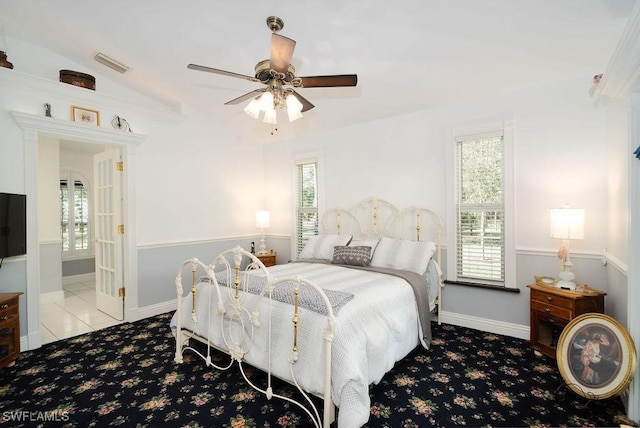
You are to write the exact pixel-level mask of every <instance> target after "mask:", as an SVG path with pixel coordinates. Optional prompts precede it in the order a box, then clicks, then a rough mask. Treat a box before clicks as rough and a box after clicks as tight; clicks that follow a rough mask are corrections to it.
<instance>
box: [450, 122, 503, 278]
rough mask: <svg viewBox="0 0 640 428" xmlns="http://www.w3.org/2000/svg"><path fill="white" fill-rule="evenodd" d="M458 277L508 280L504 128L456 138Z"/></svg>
mask: <svg viewBox="0 0 640 428" xmlns="http://www.w3.org/2000/svg"><path fill="white" fill-rule="evenodd" d="M455 142H456V156H455V172H456V180H455V276H456V281H459V282H469V283H478V284H488V285H497V286H505V284H506V283H507V276H506V271H507V248H508V247H509V246H508V245H507V242H508V240H507V239H506V231H507V230H508V228H507V227H506V224H507V222H506V218H507V216H506V214H507V213H506V210H505V206H506V199H505V196H506V195H507V192H506V187H505V185H506V177H507V176H508V174H507V172H508V170H509V168H508V165H507V163H506V162H507V161H506V156H505V155H506V151H505V138H504V134H503V132H502V131H500V132H493V133H486V134H476V135H466V136H461V137H457V138H456V141H455Z"/></svg>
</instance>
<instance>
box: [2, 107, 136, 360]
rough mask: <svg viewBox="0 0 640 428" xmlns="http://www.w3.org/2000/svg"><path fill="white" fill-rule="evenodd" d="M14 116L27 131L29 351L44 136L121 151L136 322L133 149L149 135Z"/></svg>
mask: <svg viewBox="0 0 640 428" xmlns="http://www.w3.org/2000/svg"><path fill="white" fill-rule="evenodd" d="M11 115H12V116H13V118H14V119H15V121H16V122H17V123H18V125H19V126H20V127H21V128H22V129H23V131H24V132H23V143H24V154H25V155H24V170H25V193H26V195H27V249H28V252H27V255H26V260H27V263H26V270H27V272H26V276H27V287H26V288H27V293H26V303H27V348H28V349H35V348H39V347H40V346H41V345H42V340H41V338H42V334H41V331H40V328H41V327H40V287H41V267H42V266H41V257H40V256H41V239H40V237H39V235H38V215H37V213H38V195H39V187H40V186H39V183H38V167H39V162H44V161H43V160H42V159H39V157H38V141H39V139H40V138H55V139H64V140H68V141H73V142H75V143H79V144H90V145H97V146H99V147H101V148H103V147H104V146H114V147H119V148H121V150H122V156H123V163H124V165H126V167H125V168H124V170H123V178H122V179H123V192H124V193H123V198H122V206H123V221H124V223H125V224H127V230H128V232H129V233H127V234H126V235H125V236H124V237H123V238H124V244H123V251H124V266H123V268H124V282H125V286H126V287H127V293H126V294H125V308H126V309H125V314H124V319H125V321H136V320H137V319H138V284H137V272H138V269H137V252H136V242H135V203H134V201H135V151H136V147H137V146H138V145H139V144H141V143H142V142H143V141H144V139H145V138H146V136H144V135H140V134H133V133H121V132H118V131H112V130H107V129H104V128H99V127H91V126H87V125H83V124H78V123H74V122H69V121H63V120H55V119H54V120H52V119H51V118H47V117H44V116H37V115H32V114H27V113H21V112H12V113H11Z"/></svg>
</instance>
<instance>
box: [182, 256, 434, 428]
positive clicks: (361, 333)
mask: <svg viewBox="0 0 640 428" xmlns="http://www.w3.org/2000/svg"><path fill="white" fill-rule="evenodd" d="M269 271H270V272H271V274H272V275H273V277H274V278H290V277H293V276H296V275H299V276H301V277H302V278H304V279H306V280H309V281H312V282H314V283H315V284H316V285H318V286H320V287H321V288H326V289H333V290H340V291H344V292H349V293H353V294H354V298H353V299H351V300H350V301H349V302H348V303H347V304H346V305H344V306H343V307H342V308H340V309H339V311H338V313H337V316H336V319H337V321H336V327H335V336H334V340H333V350H332V398H333V401H334V403H335V404H336V405H337V406H338V407H339V412H338V425H339V426H340V428H350V427H360V426H362V425H363V424H365V423H366V422H367V421H368V419H369V413H370V399H369V384H371V383H378V382H379V381H380V380H381V379H382V377H383V375H384V374H385V373H386V372H388V371H389V370H390V369H391V368H392V367H393V365H394V363H395V362H396V361H398V360H400V359H402V358H403V357H405V356H406V355H407V354H408V353H409V352H410V351H411V350H413V349H414V348H415V347H416V346H417V344H418V343H419V340H418V337H419V323H418V314H417V308H416V303H415V299H414V294H413V291H412V289H411V286H410V285H409V284H408V283H407V282H406V281H405V280H403V279H401V278H398V277H395V276H392V275H385V274H382V273H376V272H369V271H361V270H356V269H349V268H345V267H341V266H335V265H328V264H318V263H289V264H283V265H277V266H273V267H271V268H269ZM430 282H432V281H430ZM209 287H212V285H210V284H208V283H206V282H202V283H200V284H199V285H198V291H197V293H196V296H197V303H196V317H197V320H198V322H197V323H195V324H194V323H193V321H192V319H191V296H188V297H187V298H185V299H184V301H183V312H182V313H183V317H182V318H183V319H182V328H184V329H187V330H191V331H193V332H194V333H196V334H198V335H200V336H203V337H209V338H210V340H211V341H212V342H214V343H217V344H221V343H223V341H222V336H221V333H220V327H219V325H220V321H219V318H218V317H216V316H215V311H214V316H213V317H212V319H211V322H210V323H208V322H207V308H208V307H209V305H208V302H207V299H208V296H209V293H208V292H207V289H208V288H209ZM436 287H437V286H436ZM433 288H434V287H433V284H431V287H430V289H433ZM435 289H436V290H437V288H435ZM211 295H212V296H213V295H214V294H213V293H212V294H211ZM224 296H226V293H224ZM431 296H433V294H432V293H430V301H431V302H432V301H433V299H434V298H435V296H433V297H431ZM225 298H226V297H223V299H225ZM256 299H257V296H255V295H249V296H248V300H247V302H250V303H248V307H249V308H253V305H254V303H253V302H255V301H256ZM268 306H269V305H268V304H267V301H266V300H265V301H264V302H263V305H262V309H261V310H260V316H259V318H260V327H259V328H258V329H257V330H258V331H257V332H256V337H255V339H254V342H253V346H252V348H251V350H250V351H249V352H248V353H247V354H246V355H245V360H246V361H247V362H248V363H249V364H251V365H254V366H256V367H258V368H261V369H263V370H266V368H267V367H268V356H269V352H268V349H267V348H268V346H267V343H268V342H267V336H268V331H269V322H268V310H267V308H268ZM271 306H272V308H273V309H272V311H273V316H272V322H271V332H272V349H271V354H272V355H275V356H278V357H277V358H272V362H271V369H272V373H273V374H274V375H275V376H278V377H281V378H284V379H288V380H290V379H291V375H290V368H289V363H288V360H289V358H290V356H291V348H292V344H293V325H292V322H291V318H292V314H293V306H292V305H288V304H284V303H280V302H276V301H274V302H272V304H271ZM211 307H213V308H215V305H212V306H211ZM208 324H210V325H208ZM171 327H172V329H173V331H174V334H175V316H174V319H173V320H172V321H171ZM325 327H326V318H325V317H323V316H321V315H319V314H317V313H315V312H313V311H310V310H307V309H304V308H302V309H300V324H299V326H298V348H299V354H298V361H297V363H296V364H295V365H294V367H295V368H294V373H295V376H296V379H297V380H298V382H299V384H300V385H301V386H302V387H303V388H304V389H305V390H306V391H308V392H313V393H322V389H323V373H322V367H324V357H323V356H324V354H323V352H322V346H323V341H322V334H323V332H324V330H325ZM274 392H275V393H277V391H274Z"/></svg>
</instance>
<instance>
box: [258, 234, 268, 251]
mask: <svg viewBox="0 0 640 428" xmlns="http://www.w3.org/2000/svg"><path fill="white" fill-rule="evenodd" d="M265 254H267V246H266V245H265V242H264V235H262V236H261V237H260V246H259V247H258V255H261V256H263V255H265Z"/></svg>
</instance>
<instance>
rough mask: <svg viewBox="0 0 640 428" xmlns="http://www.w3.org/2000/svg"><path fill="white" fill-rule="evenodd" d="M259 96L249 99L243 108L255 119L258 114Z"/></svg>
mask: <svg viewBox="0 0 640 428" xmlns="http://www.w3.org/2000/svg"><path fill="white" fill-rule="evenodd" d="M260 107H261V105H260V97H256V98H254V99H252V100H251V102H250V103H249V104H247V106H246V107H245V108H244V112H245V113H247V114H248V115H249V116H251V117H252V118H254V119H257V118H258V116H259V115H260Z"/></svg>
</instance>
